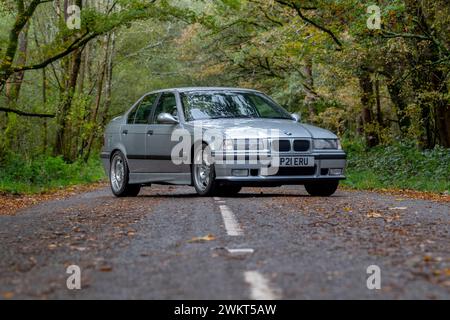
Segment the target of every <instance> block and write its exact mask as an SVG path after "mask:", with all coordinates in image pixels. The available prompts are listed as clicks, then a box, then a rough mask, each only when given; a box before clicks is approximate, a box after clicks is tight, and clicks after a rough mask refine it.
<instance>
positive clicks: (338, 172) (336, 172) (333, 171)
mask: <svg viewBox="0 0 450 320" xmlns="http://www.w3.org/2000/svg"><path fill="white" fill-rule="evenodd" d="M329 173H330V176H341V175H342V173H343V170H342V169H330V171H329Z"/></svg>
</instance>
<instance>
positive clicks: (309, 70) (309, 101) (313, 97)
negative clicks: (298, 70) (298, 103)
mask: <svg viewBox="0 0 450 320" xmlns="http://www.w3.org/2000/svg"><path fill="white" fill-rule="evenodd" d="M305 63H306V65H305V67H304V68H303V71H304V76H305V81H304V83H303V88H304V90H305V94H306V95H305V99H304V101H303V103H304V104H305V106H306V108H307V109H308V113H309V118H310V119H313V118H314V116H316V115H317V111H316V109H315V107H314V103H315V102H316V101H317V98H318V95H317V93H316V92H315V89H314V77H313V61H312V59H311V58H310V57H307V58H306V60H305Z"/></svg>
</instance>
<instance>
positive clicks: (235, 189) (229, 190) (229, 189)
mask: <svg viewBox="0 0 450 320" xmlns="http://www.w3.org/2000/svg"><path fill="white" fill-rule="evenodd" d="M241 190H242V187H240V186H230V185H224V186H220V187H218V188H217V191H216V193H217V195H220V196H225V197H227V196H228V197H231V196H235V195H237V194H238V193H239V192H240V191H241Z"/></svg>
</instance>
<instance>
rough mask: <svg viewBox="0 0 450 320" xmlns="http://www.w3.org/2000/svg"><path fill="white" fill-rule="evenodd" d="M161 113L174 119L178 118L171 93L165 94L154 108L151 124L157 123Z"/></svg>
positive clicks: (175, 102)
mask: <svg viewBox="0 0 450 320" xmlns="http://www.w3.org/2000/svg"><path fill="white" fill-rule="evenodd" d="M161 113H169V114H171V115H172V116H174V117H177V116H178V110H177V101H176V99H175V95H174V94H173V93H165V94H163V95H162V96H161V98H160V99H159V102H158V105H157V106H156V109H155V113H154V114H153V121H152V123H157V122H158V121H157V119H158V115H160V114H161Z"/></svg>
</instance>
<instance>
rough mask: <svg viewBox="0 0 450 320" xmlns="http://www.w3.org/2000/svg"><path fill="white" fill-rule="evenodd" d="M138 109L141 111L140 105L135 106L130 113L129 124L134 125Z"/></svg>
mask: <svg viewBox="0 0 450 320" xmlns="http://www.w3.org/2000/svg"><path fill="white" fill-rule="evenodd" d="M138 109H139V105H137V106H135V107H134V108H133V110H131V111H130V113H129V114H128V119H127V123H129V124H133V123H134V118H135V117H136V112H137V110H138Z"/></svg>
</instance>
